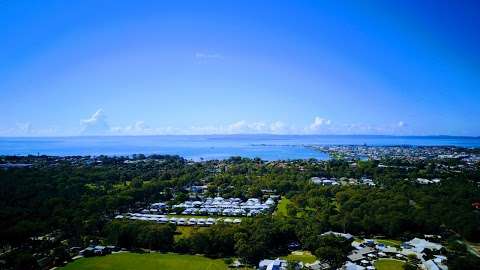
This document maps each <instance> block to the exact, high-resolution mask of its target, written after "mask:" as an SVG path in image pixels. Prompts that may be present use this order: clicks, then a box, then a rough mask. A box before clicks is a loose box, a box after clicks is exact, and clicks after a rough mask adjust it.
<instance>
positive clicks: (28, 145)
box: [0, 135, 480, 160]
mask: <svg viewBox="0 0 480 270" xmlns="http://www.w3.org/2000/svg"><path fill="white" fill-rule="evenodd" d="M313 144H314V145H363V144H367V145H412V146H440V145H449V146H459V147H480V138H478V137H437V136H434V137H397V136H360V135H358V136H340V135H332V136H325V135H312V136H306V135H208V136H207V135H196V136H194V135H188V136H187V135H185V136H111V137H51V138H46V137H44V138H0V155H37V154H40V155H59V156H70V155H132V154H139V153H142V154H147V155H148V154H170V155H180V156H182V157H185V158H187V159H192V160H201V159H206V160H208V159H225V158H228V157H231V156H242V157H249V158H255V157H259V158H262V159H264V160H283V159H308V158H316V159H321V160H324V159H328V155H327V154H325V153H321V152H318V151H315V150H312V149H310V148H306V147H304V145H313Z"/></svg>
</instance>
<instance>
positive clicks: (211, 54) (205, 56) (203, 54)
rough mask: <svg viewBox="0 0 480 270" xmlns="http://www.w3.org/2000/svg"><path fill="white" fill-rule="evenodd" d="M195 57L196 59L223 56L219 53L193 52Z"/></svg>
mask: <svg viewBox="0 0 480 270" xmlns="http://www.w3.org/2000/svg"><path fill="white" fill-rule="evenodd" d="M195 58H197V59H223V56H222V55H221V54H219V53H203V52H197V53H195Z"/></svg>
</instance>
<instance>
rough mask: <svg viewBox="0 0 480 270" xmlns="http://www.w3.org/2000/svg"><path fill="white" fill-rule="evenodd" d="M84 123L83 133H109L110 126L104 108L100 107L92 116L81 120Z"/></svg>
mask: <svg viewBox="0 0 480 270" xmlns="http://www.w3.org/2000/svg"><path fill="white" fill-rule="evenodd" d="M80 122H81V124H82V126H83V127H82V131H81V134H82V135H108V134H109V133H110V131H111V130H110V126H109V124H108V122H107V117H106V115H105V113H104V112H103V109H98V110H97V111H96V112H95V113H94V114H93V115H92V116H91V117H90V118H88V119H84V120H81V121H80Z"/></svg>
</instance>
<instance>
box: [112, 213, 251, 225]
mask: <svg viewBox="0 0 480 270" xmlns="http://www.w3.org/2000/svg"><path fill="white" fill-rule="evenodd" d="M115 218H116V219H125V218H126V219H130V220H143V221H152V222H157V223H160V224H167V223H170V224H176V225H180V226H211V225H214V224H217V223H224V224H239V223H241V222H242V220H241V219H239V218H235V219H232V218H225V219H220V218H219V219H215V218H183V217H168V216H166V215H156V214H142V213H129V214H126V215H117V216H116V217H115Z"/></svg>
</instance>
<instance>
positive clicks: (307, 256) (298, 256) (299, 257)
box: [283, 251, 317, 263]
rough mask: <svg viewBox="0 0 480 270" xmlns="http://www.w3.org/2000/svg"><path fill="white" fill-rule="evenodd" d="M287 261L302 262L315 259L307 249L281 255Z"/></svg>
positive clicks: (311, 261) (310, 261)
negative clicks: (284, 255)
mask: <svg viewBox="0 0 480 270" xmlns="http://www.w3.org/2000/svg"><path fill="white" fill-rule="evenodd" d="M283 258H284V259H286V260H287V261H297V262H303V263H313V262H314V261H316V260H317V257H315V255H312V253H310V252H309V251H294V252H292V253H291V254H290V255H288V256H286V257H283Z"/></svg>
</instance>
